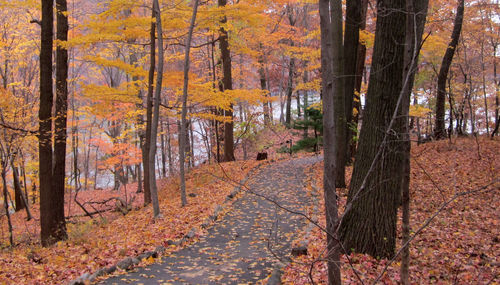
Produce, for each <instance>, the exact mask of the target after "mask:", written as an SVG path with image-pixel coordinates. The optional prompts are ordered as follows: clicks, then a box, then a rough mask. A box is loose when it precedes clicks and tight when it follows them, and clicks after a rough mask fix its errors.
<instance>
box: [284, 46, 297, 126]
mask: <svg viewBox="0 0 500 285" xmlns="http://www.w3.org/2000/svg"><path fill="white" fill-rule="evenodd" d="M291 45H292V46H293V41H292V44H291ZM294 73H295V58H293V57H291V58H290V65H289V66H288V84H287V88H286V116H285V125H286V127H287V128H290V127H291V126H292V125H291V124H292V95H293V74H294Z"/></svg>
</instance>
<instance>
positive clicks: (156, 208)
mask: <svg viewBox="0 0 500 285" xmlns="http://www.w3.org/2000/svg"><path fill="white" fill-rule="evenodd" d="M153 11H154V13H155V18H156V29H157V34H158V68H157V73H156V84H155V97H154V108H153V117H152V120H151V145H150V149H149V157H148V158H149V190H150V192H151V202H152V203H153V216H154V218H158V217H159V216H160V215H161V213H160V202H159V201H158V188H157V186H156V171H155V157H156V137H157V136H158V122H159V119H160V103H161V89H162V81H163V30H162V26H161V9H160V4H159V2H158V0H153Z"/></svg>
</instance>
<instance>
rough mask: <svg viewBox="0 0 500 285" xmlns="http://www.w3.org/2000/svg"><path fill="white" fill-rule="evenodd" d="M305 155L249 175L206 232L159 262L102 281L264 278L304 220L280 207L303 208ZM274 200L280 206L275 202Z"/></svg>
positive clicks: (229, 281)
mask: <svg viewBox="0 0 500 285" xmlns="http://www.w3.org/2000/svg"><path fill="white" fill-rule="evenodd" d="M317 161H318V158H317V157H306V158H298V159H292V160H288V161H283V162H278V163H275V164H271V165H269V166H267V167H265V168H263V169H262V170H260V171H259V172H258V173H257V174H256V175H255V176H254V177H252V178H251V179H250V180H249V183H247V185H248V189H247V190H244V191H246V193H244V194H243V196H242V197H241V198H240V199H238V200H237V201H236V202H234V204H233V206H232V209H231V211H230V212H229V213H227V214H226V215H225V216H224V217H223V218H222V219H221V220H220V221H217V222H216V223H215V224H214V225H213V226H212V227H211V228H210V229H209V230H208V234H207V235H205V236H204V237H202V238H200V240H199V241H198V242H196V243H194V244H192V245H190V246H188V247H186V248H184V249H182V250H180V251H178V252H176V253H173V254H171V255H169V256H166V257H163V258H162V262H161V263H157V264H153V265H151V266H149V267H145V268H139V269H138V270H137V271H135V272H130V273H128V274H126V275H120V276H116V277H113V278H110V279H107V280H105V281H103V282H101V284H130V283H132V284H169V283H171V284H249V283H252V284H253V283H257V282H258V281H259V280H262V279H265V278H266V277H268V276H269V275H270V274H271V272H272V271H273V267H274V265H275V264H276V263H277V262H278V261H279V260H280V259H281V260H286V259H287V258H288V257H289V256H290V251H291V243H292V240H293V239H294V238H295V237H296V235H297V233H298V231H299V230H300V229H301V228H302V227H303V226H304V225H305V220H304V219H303V218H302V217H300V216H298V215H296V214H292V213H290V211H285V210H283V209H282V208H280V207H279V206H281V207H285V208H287V209H291V210H293V211H301V212H303V211H305V208H306V206H307V205H308V204H309V203H311V201H310V198H309V197H308V196H307V193H306V191H305V178H306V174H305V169H306V168H307V167H308V166H311V165H312V164H313V163H315V162H317ZM277 204H278V205H279V206H277Z"/></svg>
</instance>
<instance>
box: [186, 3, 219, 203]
mask: <svg viewBox="0 0 500 285" xmlns="http://www.w3.org/2000/svg"><path fill="white" fill-rule="evenodd" d="M219 4H220V0H219ZM197 13H198V0H194V4H193V15H192V17H191V23H190V25H189V32H188V36H187V38H186V53H185V57H184V87H183V93H182V114H181V132H180V139H179V157H180V158H179V166H180V179H181V181H180V182H181V203H182V206H183V207H184V206H185V205H187V199H186V178H185V174H184V165H185V160H186V158H185V156H184V153H185V152H184V149H185V147H186V144H187V143H188V142H187V141H186V134H187V126H186V124H187V120H186V117H187V97H188V83H189V52H190V51H191V40H192V37H193V30H194V25H195V22H196V14H197Z"/></svg>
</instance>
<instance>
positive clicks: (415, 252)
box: [283, 138, 500, 284]
mask: <svg viewBox="0 0 500 285" xmlns="http://www.w3.org/2000/svg"><path fill="white" fill-rule="evenodd" d="M499 149H500V142H499V141H498V140H494V141H492V140H490V139H486V138H480V139H479V140H478V144H476V141H475V140H474V139H467V138H460V139H456V140H453V141H452V143H450V142H449V141H439V142H433V143H428V144H424V145H420V146H414V147H413V149H412V172H411V195H412V204H411V228H412V230H413V231H415V230H417V229H418V228H419V227H420V226H421V225H422V224H423V223H424V222H425V221H426V220H427V219H428V218H429V217H430V216H431V215H432V214H433V213H435V211H436V210H437V209H438V207H440V205H442V203H443V202H444V201H446V200H448V199H450V198H451V197H452V196H453V195H454V194H456V193H457V192H461V191H467V190H473V189H475V188H478V187H479V186H482V185H486V184H488V183H490V182H492V181H493V180H494V179H498V178H499V175H498V174H499V173H500V152H499V151H498V150H499ZM478 150H479V151H478ZM322 167H323V165H322V164H318V165H316V166H315V169H314V171H312V173H313V175H314V177H313V179H315V180H316V182H317V186H318V188H319V189H322V186H323V185H322V175H323V169H322ZM349 170H351V169H349ZM348 173H349V174H348V176H350V171H348ZM494 186H495V187H497V189H498V186H499V184H498V183H496V185H494ZM320 191H322V190H320ZM320 194H321V192H320ZM498 194H499V193H498V191H495V192H488V193H479V194H475V195H471V196H467V197H463V198H460V199H458V200H456V201H455V202H454V203H452V204H451V205H450V206H449V207H448V208H446V210H444V211H443V212H442V213H440V214H439V215H438V216H437V218H436V219H435V220H434V221H433V222H432V223H431V224H430V226H429V227H427V228H426V229H425V230H424V231H423V232H422V233H421V234H420V235H418V236H417V237H416V239H415V240H414V241H413V242H412V244H411V250H410V251H411V266H410V282H411V283H412V284H429V283H436V284H450V283H453V284H457V283H458V284H471V283H474V284H479V283H481V284H486V283H488V282H490V281H492V280H493V279H494V278H495V274H498V269H499V267H500V240H499V239H500V228H499V227H498V223H499V221H500V212H499V211H498V209H499V208H500V199H498ZM346 195H347V191H346V190H345V189H342V190H340V197H341V200H340V202H339V204H340V208H341V209H343V207H344V206H345V200H346ZM320 208H321V211H324V204H323V201H321V207H320ZM323 217H324V216H323ZM323 217H322V218H320V222H321V223H322V224H323V225H324V218H323ZM400 220H401V219H399V221H400ZM400 228H401V225H400V224H399V225H398V230H400ZM325 238H326V236H325V234H324V233H323V232H321V231H319V230H318V229H315V230H313V231H312V233H311V237H310V239H311V240H312V242H311V243H310V244H309V248H308V251H309V255H308V256H302V257H299V258H296V259H295V260H294V261H295V262H293V263H292V264H291V265H290V266H288V267H287V268H286V270H285V274H284V276H283V280H284V282H285V283H294V284H305V283H308V282H309V269H310V266H308V265H307V264H310V263H311V262H312V261H314V260H315V259H316V258H318V257H323V258H324V254H325V251H324V249H325V247H324V245H325ZM398 241H399V246H400V245H401V233H400V231H399V232H398ZM350 259H351V262H352V266H353V268H354V269H355V270H356V271H357V272H358V274H359V275H360V276H361V278H362V279H363V280H364V282H365V284H371V282H373V281H374V280H375V278H376V277H377V276H378V275H379V274H380V273H381V272H382V270H383V268H384V266H385V265H386V262H387V260H376V259H373V258H371V257H369V256H367V255H363V254H351V255H350ZM342 262H343V265H342V279H343V281H344V283H345V284H359V280H358V279H357V277H356V276H355V274H354V271H353V269H352V268H351V267H350V266H349V265H348V260H347V258H346V256H343V257H342ZM399 262H400V260H396V262H395V263H394V264H392V265H391V266H389V269H388V272H387V273H386V274H385V275H384V277H383V278H382V280H381V281H382V283H383V284H398V282H399V280H400V277H399V265H400V264H399ZM326 270H327V268H326V264H325V263H324V262H323V261H320V262H318V263H316V265H315V266H314V270H313V271H312V275H313V276H314V280H315V281H316V282H318V283H320V284H326V281H327V275H326ZM497 278H498V277H497Z"/></svg>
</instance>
